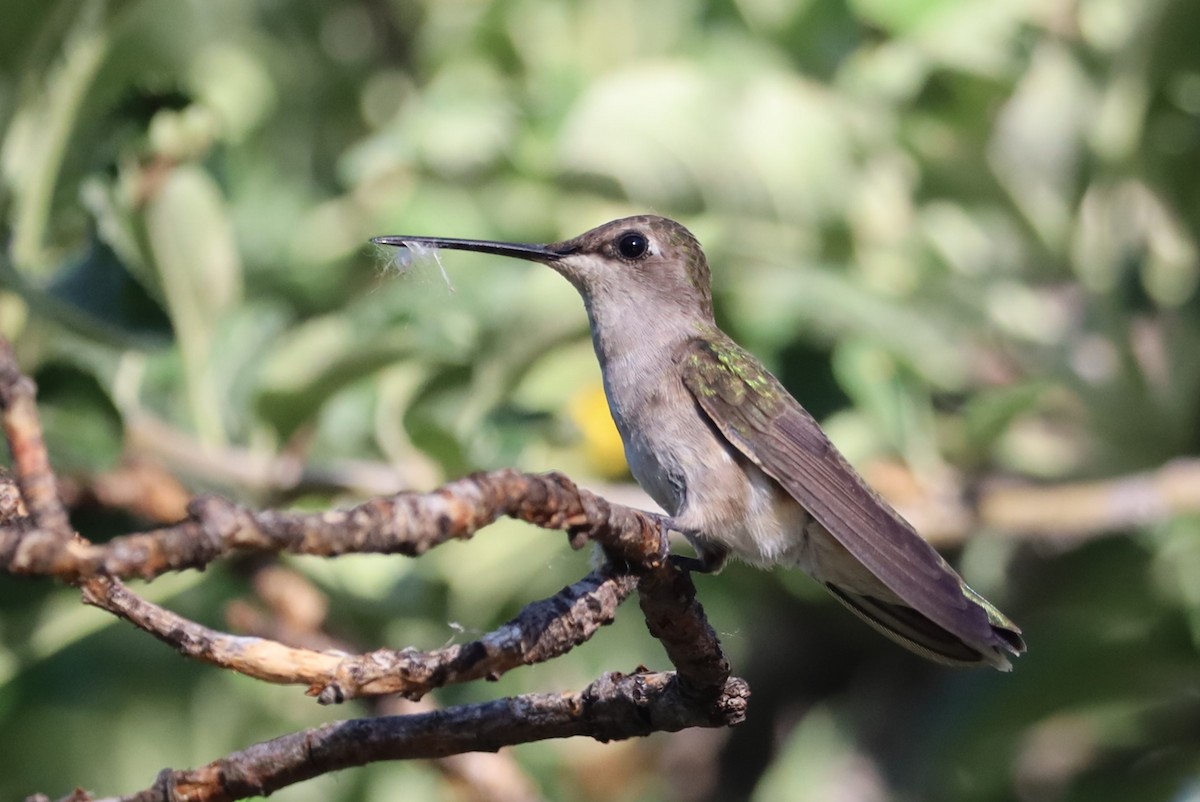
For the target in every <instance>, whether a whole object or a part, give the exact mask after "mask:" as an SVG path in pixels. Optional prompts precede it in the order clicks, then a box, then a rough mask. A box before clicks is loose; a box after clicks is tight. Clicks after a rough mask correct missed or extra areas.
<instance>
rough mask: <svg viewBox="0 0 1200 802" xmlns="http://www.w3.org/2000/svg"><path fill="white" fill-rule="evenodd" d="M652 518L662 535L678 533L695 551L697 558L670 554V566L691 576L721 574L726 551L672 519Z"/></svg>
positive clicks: (667, 517)
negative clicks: (659, 527)
mask: <svg viewBox="0 0 1200 802" xmlns="http://www.w3.org/2000/svg"><path fill="white" fill-rule="evenodd" d="M654 517H655V518H656V519H657V520H658V524H659V526H661V527H662V528H663V534H664V535H665V534H666V533H667V532H678V533H679V534H681V535H683V536H684V537H685V538H687V541H688V543H691V544H692V548H694V549H695V550H696V555H697V556H695V557H684V556H683V555H681V554H672V555H671V556H670V558H669V559H670V561H671V564H672V565H674V566H675V567H676V568H678V569H679V570H681V571H687V572H688V573H693V574H719V573H721V569H722V568H724V567H725V562H726V561H727V560H728V559H729V551H728V549H724V548H721V547H719V546H714V545H712V544H711V543H709V542H708V541H707V540H706V539H705V538H704V535H702V534H701V533H700V532H699V531H698V530H696V529H689V528H688V527H686V526H680V525H679V522H678V521H676V520H675V519H674V518H671V517H669V516H666V515H657V514H656V515H655V516H654Z"/></svg>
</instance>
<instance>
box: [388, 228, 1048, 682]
mask: <svg viewBox="0 0 1200 802" xmlns="http://www.w3.org/2000/svg"><path fill="white" fill-rule="evenodd" d="M374 242H375V243H376V244H379V245H398V246H404V247H409V248H417V249H420V248H422V247H424V248H450V249H458V250H467V251H479V252H483V253H492V254H500V255H504V256H512V257H517V258H520V259H527V260H532V261H535V262H541V263H543V264H546V265H548V266H550V267H551V268H553V269H554V270H556V271H557V272H558V273H560V274H561V275H562V276H564V277H565V278H566V279H567V280H568V281H570V282H571V283H572V284H573V285H574V286H575V288H576V289H577V290H578V291H579V293H580V295H582V296H583V303H584V306H585V307H586V308H587V313H588V319H589V321H590V322H591V328H592V342H593V344H594V346H595V350H596V357H597V358H598V359H599V361H600V369H601V372H602V374H603V378H604V389H605V393H606V394H607V396H608V404H609V407H610V409H611V410H612V416H613V420H614V421H615V422H616V424H617V429H618V431H619V432H620V433H621V439H622V441H623V442H624V445H625V455H626V457H627V459H628V461H629V467H630V470H631V471H632V472H633V476H634V478H635V479H636V480H637V482H638V484H640V485H641V486H642V488H643V489H645V491H646V492H647V493H648V494H649V495H650V496H651V497H652V498H653V499H654V500H655V501H656V502H658V504H660V505H661V506H662V508H663V509H664V510H666V511H667V513H668V514H669V516H670V518H669V519H667V523H668V524H669V526H670V527H671V528H672V529H674V530H675V531H678V532H680V533H682V534H683V535H684V536H685V537H686V538H687V539H688V540H689V541H690V542H691V544H692V546H693V547H694V548H695V549H696V552H697V553H698V555H699V560H698V564H696V565H694V566H693V567H694V569H696V570H706V571H716V570H719V569H720V567H721V566H722V565H723V564H724V562H725V560H726V559H727V558H728V557H729V556H730V555H733V556H736V557H738V558H740V559H742V560H745V561H746V562H748V563H751V564H754V565H757V566H770V565H775V564H782V565H786V566H797V567H799V568H801V569H802V570H804V571H805V572H806V573H808V574H809V575H810V576H812V577H813V578H814V579H816V580H817V581H818V582H820V583H821V584H822V585H824V586H825V587H826V588H827V589H828V590H829V592H830V593H832V594H833V595H834V596H835V597H836V598H837V599H838V601H840V602H842V603H843V604H845V605H846V606H847V607H849V608H850V609H851V610H852V611H854V612H855V613H856V614H857V615H858V616H859V617H860V618H862V619H863V620H864V621H866V622H867V623H868V624H870V625H871V626H873V627H875V628H876V629H877V630H879V631H880V632H882V633H883V634H884V635H886V636H887V637H889V638H891V639H892V640H894V641H896V642H897V643H899V644H901V645H902V646H905V647H907V648H909V649H911V650H912V651H914V652H916V653H917V654H919V655H922V656H924V657H926V658H929V659H931V660H935V661H937V662H940V663H946V664H951V665H974V664H989V665H992V666H995V667H996V668H999V669H1003V670H1008V669H1009V668H1010V667H1011V666H1010V663H1009V661H1008V657H1007V654H1008V653H1011V654H1020V653H1021V652H1023V651H1024V650H1025V644H1024V642H1023V641H1022V639H1021V634H1020V633H1021V630H1020V629H1019V628H1018V627H1017V626H1016V624H1014V623H1013V622H1012V621H1010V620H1009V619H1008V618H1007V617H1005V616H1004V614H1003V613H1001V612H1000V611H999V610H998V609H996V608H995V607H994V606H993V605H991V604H990V603H989V602H988V601H987V600H986V599H984V598H983V597H982V596H980V595H979V594H978V593H976V592H975V591H973V590H971V588H970V587H968V586H967V584H966V583H965V582H964V581H963V579H962V577H960V576H959V575H958V574H957V573H956V572H955V571H954V569H952V568H951V567H950V566H949V565H948V564H947V563H946V561H945V560H944V559H942V557H941V555H939V554H938V553H937V552H936V551H934V549H933V548H932V547H931V546H930V545H929V544H928V543H926V542H925V541H924V540H922V539H921V537H920V536H919V535H918V534H917V533H916V532H915V531H914V530H913V528H912V526H910V525H909V523H908V522H907V521H905V520H904V519H903V518H902V517H900V515H899V514H898V513H897V512H896V511H895V510H893V509H892V508H891V507H890V506H889V505H888V503H887V502H886V501H884V500H883V499H881V498H880V497H879V496H878V495H876V494H875V493H874V492H873V491H872V490H871V489H870V488H869V487H868V486H867V485H866V483H865V482H864V481H863V479H862V477H861V476H859V475H858V473H857V472H856V471H855V470H854V468H852V467H851V466H850V464H849V463H848V462H847V461H846V459H845V457H843V456H842V454H841V453H840V452H839V451H838V450H837V449H836V448H835V447H834V445H833V444H832V443H831V442H830V441H829V438H828V437H827V436H826V435H825V433H824V432H823V431H822V430H821V427H820V426H819V425H818V424H817V422H816V420H814V419H813V417H812V416H811V415H809V414H808V412H806V411H805V409H804V407H802V406H800V404H799V402H797V401H796V399H795V398H793V397H792V396H791V395H790V394H789V393H788V392H787V390H785V389H784V387H783V385H781V384H780V383H779V381H778V380H777V379H776V378H775V377H774V376H772V375H771V374H770V373H769V372H768V371H767V370H766V368H764V367H763V365H762V364H761V363H760V362H759V361H758V360H757V359H755V358H754V357H753V356H752V355H750V354H749V353H747V352H746V351H745V350H743V349H742V348H741V347H740V346H738V345H737V343H735V342H734V341H733V340H731V339H730V338H729V336H728V335H726V334H725V333H724V332H723V331H721V329H719V328H717V324H716V321H715V320H714V318H713V301H712V289H711V277H710V273H709V266H708V260H707V259H706V258H705V256H704V251H703V250H702V249H701V247H700V244H699V243H698V242H697V241H696V238H695V237H694V236H693V235H692V234H691V232H689V231H688V230H687V229H686V228H684V227H683V226H682V225H680V224H679V223H677V222H675V221H674V220H669V219H666V218H664V217H657V216H652V215H645V216H640V217H628V218H625V219H622V220H614V221H612V222H611V223H605V224H604V225H602V226H600V227H598V228H595V229H593V230H591V231H588V232H587V233H585V234H581V235H579V236H578V237H575V238H574V239H569V240H566V241H563V242H557V243H553V244H550V245H532V244H521V243H505V242H491V241H485V240H467V239H447V238H441V237H424V236H388V237H377V238H376V239H375V240H374ZM693 562H695V561H693Z"/></svg>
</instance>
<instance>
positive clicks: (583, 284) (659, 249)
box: [372, 215, 713, 322]
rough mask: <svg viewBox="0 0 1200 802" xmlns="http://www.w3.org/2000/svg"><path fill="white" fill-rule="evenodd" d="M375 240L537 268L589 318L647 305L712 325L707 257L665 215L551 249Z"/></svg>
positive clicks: (628, 221) (605, 228) (616, 225)
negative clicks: (571, 293)
mask: <svg viewBox="0 0 1200 802" xmlns="http://www.w3.org/2000/svg"><path fill="white" fill-rule="evenodd" d="M372 241H373V242H375V243H376V244H377V245H400V246H408V245H422V246H425V247H431V248H449V249H455V250H463V251H479V252H481V253H494V254H499V255H502V256H513V257H517V258H519V259H528V260H531V261H534V262H542V263H543V264H546V265H548V266H550V267H551V268H553V269H554V270H556V271H557V272H559V273H561V274H562V275H563V276H564V277H565V278H566V279H567V280H568V281H570V282H571V283H572V284H573V285H575V288H576V289H577V290H579V293H580V294H581V295H582V296H583V299H584V302H585V303H586V304H587V305H588V308H589V309H591V310H592V311H593V313H594V312H595V311H596V310H597V309H600V308H604V309H612V310H614V311H616V310H620V309H622V308H628V309H630V310H631V311H632V310H637V309H641V308H645V307H647V306H652V307H653V308H654V309H656V310H657V311H658V312H659V313H660V314H663V313H668V312H670V311H680V312H683V313H684V314H690V315H695V314H696V313H699V315H700V317H701V320H702V321H703V322H711V320H712V313H713V308H712V281H711V277H710V274H709V270H708V260H707V259H705V257H704V251H703V250H702V249H701V248H700V243H699V242H697V241H696V238H695V237H694V236H692V233H691V232H690V231H688V230H687V229H686V228H684V227H683V226H682V225H680V224H679V223H676V222H675V221H674V220H670V219H668V218H666V217H658V216H656V215H640V216H638V217H625V218H622V219H620V220H613V221H612V222H611V223H605V224H604V225H602V226H599V227H598V228H593V229H592V230H591V231H588V232H586V233H584V234H580V235H579V236H578V237H575V238H573V239H569V240H564V241H562V242H555V243H551V244H549V245H530V244H524V243H516V242H492V241H489V240H466V239H446V238H440V237H407V236H391V237H376V238H375V239H374V240H372Z"/></svg>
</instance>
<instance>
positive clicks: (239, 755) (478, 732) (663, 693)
mask: <svg viewBox="0 0 1200 802" xmlns="http://www.w3.org/2000/svg"><path fill="white" fill-rule="evenodd" d="M748 698H749V690H748V688H747V687H746V684H745V683H744V682H743V681H742V680H737V679H733V680H729V682H728V683H726V685H725V687H724V688H723V690H722V692H721V693H720V694H719V695H718V696H716V697H715V698H714V699H712V700H710V701H709V702H708V703H699V702H697V701H695V700H694V699H693V698H692V697H690V696H689V695H687V694H685V693H682V692H681V689H680V686H679V683H678V681H677V680H676V678H675V675H674V674H671V673H638V674H631V675H622V674H606V675H604V676H602V677H600V679H598V680H596V681H595V682H593V683H592V684H591V685H589V686H588V687H587V688H585V689H584V690H583V692H582V693H553V694H527V695H524V696H516V697H511V698H507V699H498V700H496V701H494V702H485V703H483V704H477V705H465V706H462V707H451V708H447V709H445V710H439V711H436V712H432V713H421V714H418V715H411V716H385V717H381V718H369V719H356V720H353V721H340V722H335V723H332V724H326V725H325V726H323V727H317V728H315V729H311V730H304V731H301V732H296V733H292V734H291V735H285V736H283V737H282V738H276V739H275V740H273V741H266V742H264V743H260V744H256V745H254V746H252V747H250V748H249V749H245V750H243V751H241V752H235V753H234V754H232V755H229V756H228V757H225V758H222V759H221V760H217V761H215V762H213V763H210V764H208V765H207V766H203V767H201V768H199V769H192V770H187V771H170V770H166V771H163V772H162V773H161V774H160V775H159V776H158V779H157V781H156V782H155V783H154V786H153V787H151V788H148V789H146V790H144V791H141V792H140V793H136V794H132V795H130V796H125V797H121V798H120V802H177V800H181V799H187V800H189V802H229V801H230V800H235V799H245V798H247V797H251V796H265V795H267V794H270V793H273V792H275V791H277V790H279V789H280V788H283V787H285V786H288V785H292V784H293V783H297V782H301V781H303V780H307V779H310V778H312V777H316V776H318V775H321V774H327V773H329V772H331V771H337V770H339V769H345V768H350V767H352V766H363V765H366V764H368V763H375V762H378V761H381V760H412V759H414V758H436V757H442V756H445V755H451V754H458V753H462V752H494V751H496V750H498V749H500V748H501V747H505V746H511V745H513V744H519V743H531V742H534V741H543V740H546V739H549V738H570V737H572V736H584V737H588V738H595V739H596V740H599V741H614V740H621V739H625V738H636V737H639V736H644V735H648V734H650V733H652V732H677V731H678V730H681V729H684V728H687V727H728V726H732V725H734V724H737V723H739V722H741V721H742V720H743V719H744V718H745V712H746V702H747V699H748ZM35 799H38V797H31V801H32V800H35ZM40 799H42V800H45V797H40ZM65 799H69V800H73V802H83V800H90V799H92V797H91V796H82V797H81V796H77V795H72V796H68V797H66V798H65Z"/></svg>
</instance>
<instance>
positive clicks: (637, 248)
mask: <svg viewBox="0 0 1200 802" xmlns="http://www.w3.org/2000/svg"><path fill="white" fill-rule="evenodd" d="M648 250H650V240H648V239H646V236H645V235H644V234H639V233H638V232H636V231H630V232H628V233H625V234H622V235H621V238H620V239H619V240H617V253H619V254H621V256H624V257H625V258H626V259H640V258H642V257H643V256H645V255H646V251H648Z"/></svg>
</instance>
